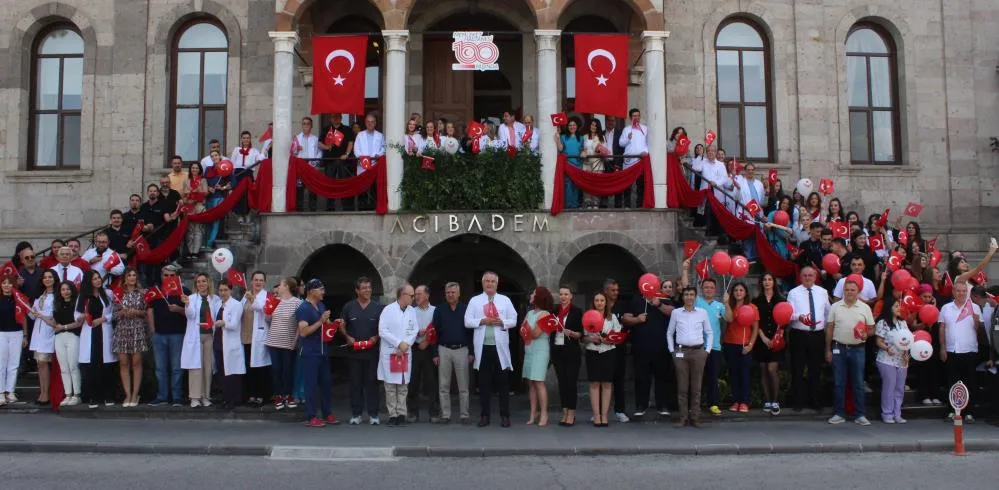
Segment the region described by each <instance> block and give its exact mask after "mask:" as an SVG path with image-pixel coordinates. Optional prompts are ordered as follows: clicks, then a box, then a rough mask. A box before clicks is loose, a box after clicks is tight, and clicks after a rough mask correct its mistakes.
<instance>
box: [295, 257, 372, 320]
mask: <svg viewBox="0 0 999 490" xmlns="http://www.w3.org/2000/svg"><path fill="white" fill-rule="evenodd" d="M297 275H298V276H299V277H301V278H302V280H303V281H308V280H310V279H312V278H316V279H319V280H321V281H322V282H323V285H324V286H325V288H326V295H325V298H324V301H325V303H326V306H327V307H329V308H331V309H332V310H333V314H338V313H339V312H340V308H341V307H343V305H344V304H345V303H347V302H348V301H350V300H352V299H354V297H355V289H356V288H355V281H356V280H357V279H358V278H359V277H361V276H364V277H367V278H368V279H370V280H371V289H372V292H373V293H374V297H375V298H378V297H382V296H390V295H391V292H390V291H389V290H388V288H386V287H385V284H384V282H383V281H382V274H381V273H380V272H379V271H378V269H377V268H376V267H375V264H374V263H373V262H372V261H371V258H369V257H367V256H365V255H364V254H363V253H362V252H361V251H360V250H358V249H357V248H355V247H354V246H352V245H347V244H343V243H331V244H328V245H325V246H323V247H321V248H319V249H317V250H316V251H315V252H313V253H312V255H310V256H309V257H308V258H306V259H305V261H304V262H302V264H301V266H300V270H299V273H298V274H297Z"/></svg>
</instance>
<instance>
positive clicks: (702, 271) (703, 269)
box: [694, 259, 709, 279]
mask: <svg viewBox="0 0 999 490" xmlns="http://www.w3.org/2000/svg"><path fill="white" fill-rule="evenodd" d="M694 268H695V269H697V277H700V278H701V279H707V278H708V275H709V273H708V259H704V260H702V261H700V262H698V263H697V265H696V266H694Z"/></svg>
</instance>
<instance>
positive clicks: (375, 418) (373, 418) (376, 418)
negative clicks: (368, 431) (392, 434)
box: [368, 417, 382, 425]
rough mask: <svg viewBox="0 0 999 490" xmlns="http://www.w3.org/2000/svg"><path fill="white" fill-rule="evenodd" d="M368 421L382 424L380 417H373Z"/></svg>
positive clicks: (373, 423) (372, 423)
mask: <svg viewBox="0 0 999 490" xmlns="http://www.w3.org/2000/svg"><path fill="white" fill-rule="evenodd" d="M368 423H369V424H371V425H381V423H382V422H381V421H380V420H378V417H371V418H370V419H368Z"/></svg>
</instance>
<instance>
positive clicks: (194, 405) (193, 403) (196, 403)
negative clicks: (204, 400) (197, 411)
mask: <svg viewBox="0 0 999 490" xmlns="http://www.w3.org/2000/svg"><path fill="white" fill-rule="evenodd" d="M200 406H201V400H198V399H197V398H192V399H191V408H198V407H200Z"/></svg>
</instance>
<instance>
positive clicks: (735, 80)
mask: <svg viewBox="0 0 999 490" xmlns="http://www.w3.org/2000/svg"><path fill="white" fill-rule="evenodd" d="M715 63H716V65H717V70H718V71H717V79H718V145H719V148H724V149H725V152H726V153H727V154H728V155H729V156H732V157H737V158H739V159H742V160H756V161H766V162H772V161H773V153H772V151H773V130H772V129H773V128H772V124H771V122H772V121H773V115H772V113H771V112H772V111H771V105H770V92H771V90H770V87H771V81H770V45H769V43H768V42H767V38H766V36H765V35H764V34H763V32H762V31H761V30H760V28H759V26H757V25H756V24H753V23H750V22H749V21H747V20H745V19H741V18H736V19H733V20H730V21H728V22H726V23H724V24H722V26H721V28H720V29H718V36H717V37H716V38H715Z"/></svg>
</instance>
